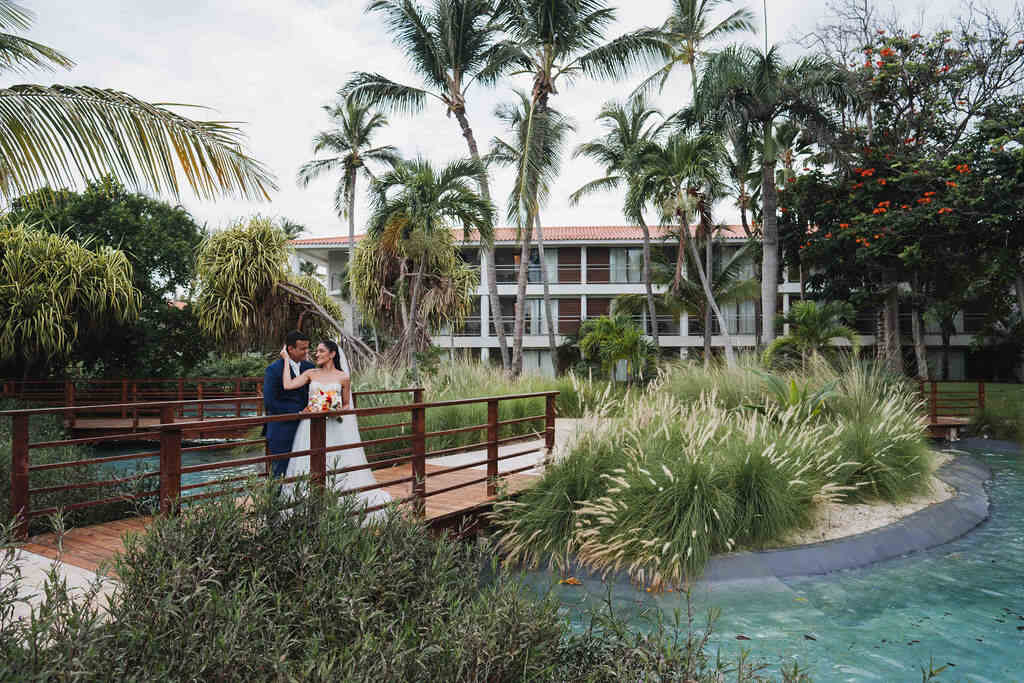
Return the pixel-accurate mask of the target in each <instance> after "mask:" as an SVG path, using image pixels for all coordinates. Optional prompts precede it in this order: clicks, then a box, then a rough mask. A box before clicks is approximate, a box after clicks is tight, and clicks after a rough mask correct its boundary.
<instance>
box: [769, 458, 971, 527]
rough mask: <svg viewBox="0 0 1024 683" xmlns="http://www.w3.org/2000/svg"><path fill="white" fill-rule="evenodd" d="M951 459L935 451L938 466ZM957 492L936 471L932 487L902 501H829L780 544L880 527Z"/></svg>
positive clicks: (939, 501) (936, 467)
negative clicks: (804, 526)
mask: <svg viewBox="0 0 1024 683" xmlns="http://www.w3.org/2000/svg"><path fill="white" fill-rule="evenodd" d="M952 459H953V456H952V455H950V454H948V453H936V454H935V469H938V468H940V467H942V466H943V465H945V464H946V463H947V462H949V461H950V460H952ZM954 495H956V490H955V489H954V488H953V487H952V486H950V485H949V484H947V483H946V482H944V481H942V480H940V479H938V478H937V477H936V476H935V475H934V474H933V475H932V479H931V491H929V492H928V493H926V494H924V495H921V496H917V497H916V498H912V499H910V500H908V501H905V502H903V503H898V504H893V503H884V502H877V503H870V504H868V503H858V504H849V503H826V504H825V505H822V506H820V507H819V508H818V510H817V513H816V514H815V521H814V525H813V526H812V527H810V528H809V529H803V530H801V531H798V532H795V533H793V534H790V535H789V536H788V537H787V538H786V540H785V542H784V543H782V544H780V546H790V545H804V544H807V543H818V542H820V541H829V540H832V539H834V538H842V537H843V536H853V535H854V534H860V533H864V532H865V531H871V530H872V529H878V528H880V527H883V526H886V525H887V524H892V523H893V522H895V521H897V520H900V519H902V518H904V517H906V516H907V515H910V514H913V513H915V512H917V511H918V510H922V509H924V508H926V507H928V506H929V505H934V504H935V503H941V502H942V501H944V500H949V499H950V498H952V497H953V496H954Z"/></svg>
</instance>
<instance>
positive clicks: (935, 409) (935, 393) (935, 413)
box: [928, 380, 939, 424]
mask: <svg viewBox="0 0 1024 683" xmlns="http://www.w3.org/2000/svg"><path fill="white" fill-rule="evenodd" d="M931 384H932V389H931V400H930V401H929V404H930V405H929V410H928V416H929V418H930V419H931V422H932V424H938V422H939V383H938V382H936V381H934V380H932V383H931Z"/></svg>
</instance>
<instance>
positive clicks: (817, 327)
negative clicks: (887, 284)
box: [764, 301, 859, 368]
mask: <svg viewBox="0 0 1024 683" xmlns="http://www.w3.org/2000/svg"><path fill="white" fill-rule="evenodd" d="M854 315H855V311H854V309H853V305H852V304H850V303H849V302H847V301H829V302H826V303H823V304H819V303H818V302H817V301H797V302H795V303H794V304H793V305H792V306H791V307H790V309H789V313H787V314H786V315H785V316H784V317H783V318H782V321H783V322H784V323H786V324H788V325H789V334H787V335H786V336H784V337H779V338H778V339H776V340H774V341H773V342H772V343H771V344H769V345H768V348H767V349H765V352H764V362H765V365H771V364H772V363H773V362H777V361H778V359H779V356H780V354H784V353H786V352H787V351H792V352H795V353H798V354H799V356H800V363H801V366H802V367H803V368H806V367H807V362H808V361H809V360H810V359H811V358H815V357H821V356H824V357H831V356H834V355H835V353H836V347H835V346H834V345H833V342H834V340H836V339H845V340H846V341H848V342H849V344H850V346H851V347H852V348H853V351H854V353H856V352H857V348H858V347H859V342H858V340H857V333H856V332H855V331H854V330H853V328H852V327H850V326H848V325H846V324H845V323H843V320H852V319H853V317H854Z"/></svg>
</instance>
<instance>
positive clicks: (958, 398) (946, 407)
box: [918, 380, 985, 441]
mask: <svg viewBox="0 0 1024 683" xmlns="http://www.w3.org/2000/svg"><path fill="white" fill-rule="evenodd" d="M918 390H919V391H920V392H921V398H922V399H924V402H925V409H926V410H927V411H928V435H929V436H931V437H932V438H935V439H945V440H946V441H955V440H956V439H957V438H958V437H959V434H960V430H961V429H963V428H964V427H966V426H967V425H968V424H970V422H971V419H972V418H973V417H975V416H976V415H977V414H978V413H979V412H980V411H982V410H984V409H985V383H984V382H969V381H941V382H939V381H935V380H918Z"/></svg>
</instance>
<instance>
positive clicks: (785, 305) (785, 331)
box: [782, 294, 789, 336]
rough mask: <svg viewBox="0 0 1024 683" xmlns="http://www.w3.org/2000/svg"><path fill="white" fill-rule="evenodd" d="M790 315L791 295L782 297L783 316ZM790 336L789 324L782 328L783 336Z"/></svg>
mask: <svg viewBox="0 0 1024 683" xmlns="http://www.w3.org/2000/svg"><path fill="white" fill-rule="evenodd" d="M788 313H789V294H783V295H782V315H787V314H788ZM788 334H789V323H786V324H785V325H783V326H782V336H786V335H788Z"/></svg>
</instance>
